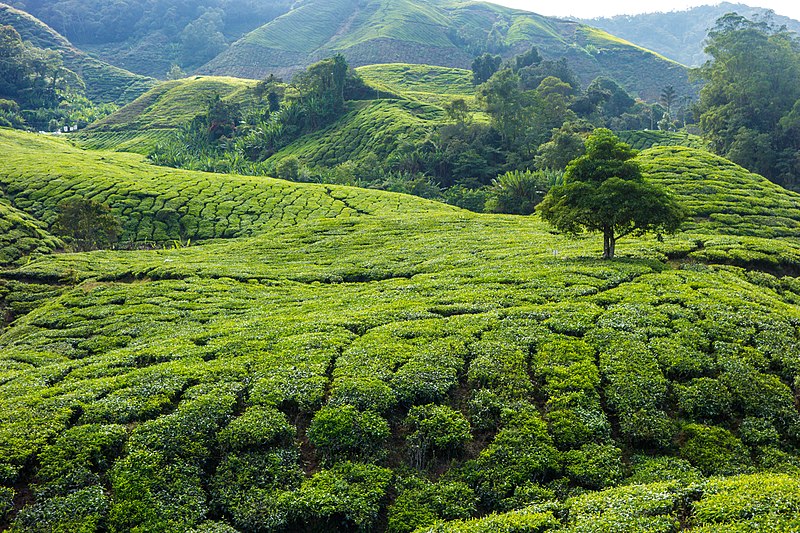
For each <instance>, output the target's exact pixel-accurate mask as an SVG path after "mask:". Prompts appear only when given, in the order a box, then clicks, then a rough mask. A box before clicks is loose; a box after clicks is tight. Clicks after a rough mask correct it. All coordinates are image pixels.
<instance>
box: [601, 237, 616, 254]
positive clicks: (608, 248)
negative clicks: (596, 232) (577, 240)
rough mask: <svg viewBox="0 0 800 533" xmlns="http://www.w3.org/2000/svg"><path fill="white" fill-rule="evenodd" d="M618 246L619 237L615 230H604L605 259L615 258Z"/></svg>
mask: <svg viewBox="0 0 800 533" xmlns="http://www.w3.org/2000/svg"><path fill="white" fill-rule="evenodd" d="M616 247H617V238H616V237H615V236H614V230H605V231H603V259H614V251H615V248H616Z"/></svg>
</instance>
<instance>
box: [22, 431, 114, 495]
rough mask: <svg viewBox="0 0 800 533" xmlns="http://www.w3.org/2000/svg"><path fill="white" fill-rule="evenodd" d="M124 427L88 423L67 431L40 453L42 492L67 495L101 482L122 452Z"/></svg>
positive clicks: (39, 474)
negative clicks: (103, 475)
mask: <svg viewBox="0 0 800 533" xmlns="http://www.w3.org/2000/svg"><path fill="white" fill-rule="evenodd" d="M127 438H128V433H127V431H126V430H125V427H123V426H118V425H105V426H103V425H96V424H88V425H84V426H76V427H73V428H70V429H68V430H67V431H65V432H64V433H63V434H62V435H61V436H60V437H59V438H58V439H57V440H56V442H55V443H54V444H52V445H50V446H48V447H46V448H45V449H44V450H42V453H41V454H40V455H39V463H40V465H41V466H40V468H39V471H38V476H39V478H40V479H41V481H42V485H40V486H39V487H37V493H38V494H40V495H62V496H63V495H66V494H67V493H69V492H72V491H74V490H77V489H80V488H83V487H86V486H89V485H94V484H98V483H99V482H100V479H101V478H100V476H101V474H103V473H104V472H105V471H106V470H108V468H110V467H111V464H112V462H113V461H114V459H116V458H117V457H118V456H119V454H120V453H121V452H122V446H123V445H124V444H125V441H126V440H127Z"/></svg>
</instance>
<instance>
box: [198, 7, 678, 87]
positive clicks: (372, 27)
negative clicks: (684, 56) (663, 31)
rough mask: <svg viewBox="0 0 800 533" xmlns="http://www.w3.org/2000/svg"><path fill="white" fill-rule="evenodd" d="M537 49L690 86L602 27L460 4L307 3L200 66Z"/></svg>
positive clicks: (449, 60)
mask: <svg viewBox="0 0 800 533" xmlns="http://www.w3.org/2000/svg"><path fill="white" fill-rule="evenodd" d="M531 45H535V46H536V47H538V48H539V50H540V52H541V53H542V55H543V56H544V57H545V58H548V59H558V58H561V57H565V58H566V59H567V60H568V61H569V63H570V65H571V67H572V68H573V69H574V70H575V72H576V73H577V74H578V76H579V77H580V79H581V81H582V82H583V83H584V84H586V83H588V82H590V81H591V80H592V79H594V78H595V77H597V76H599V75H605V76H609V77H612V78H615V79H617V81H619V82H620V83H621V84H623V85H624V86H625V87H626V89H628V90H629V91H631V92H633V93H636V94H637V95H638V96H640V97H643V98H650V99H653V98H657V96H658V94H660V90H661V89H662V88H663V87H664V86H665V85H674V86H675V87H676V88H678V89H679V92H682V93H686V92H689V83H688V80H687V76H686V72H685V70H684V69H683V68H682V67H681V66H679V65H677V64H675V63H673V62H671V61H669V60H667V59H665V58H664V57H661V56H659V55H657V54H654V53H652V52H651V51H649V50H646V49H644V48H641V47H639V46H636V45H633V44H631V43H629V42H626V41H623V40H622V39H619V38H617V37H614V36H612V35H609V34H607V33H605V32H603V31H601V30H597V29H595V28H591V27H589V26H586V25H584V24H580V23H576V22H572V21H567V20H558V19H552V18H548V17H543V16H541V15H537V14H534V13H529V12H525V11H519V10H513V9H508V8H505V7H501V6H497V5H493V4H487V3H473V2H470V3H464V2H458V1H454V0H436V1H433V2H422V1H421V0H393V1H391V2H389V1H387V0H304V1H302V2H298V3H297V4H295V6H294V8H293V9H292V10H290V11H289V12H288V13H286V14H284V15H282V16H280V17H278V18H276V19H274V20H272V21H271V22H269V23H268V24H265V25H264V26H261V27H260V28H258V29H256V30H254V31H252V32H250V33H248V34H247V35H245V36H244V37H243V38H242V39H240V40H238V41H237V42H235V43H233V44H232V45H231V46H230V47H229V48H228V49H227V50H225V51H224V52H222V53H221V54H220V55H218V56H217V57H215V58H214V59H213V60H211V61H210V62H208V63H207V64H206V65H205V66H203V67H202V68H201V69H200V72H202V73H206V74H215V75H229V76H239V77H245V78H262V77H265V76H266V75H267V74H269V73H275V74H277V75H282V76H289V75H291V74H292V73H294V72H296V71H298V70H300V69H302V68H304V67H306V66H307V65H309V64H311V63H312V62H314V61H316V60H319V59H321V58H324V57H327V56H330V55H332V54H335V53H342V54H344V55H345V56H346V57H347V59H348V61H349V62H350V64H352V65H354V66H360V65H370V64H375V63H392V62H403V63H425V64H432V65H439V66H447V67H456V68H469V66H470V63H471V61H472V58H473V57H474V56H475V55H478V54H480V53H482V52H485V51H489V52H496V53H501V54H502V55H504V56H506V57H509V56H511V55H513V54H515V53H519V52H521V51H524V50H525V49H527V48H529V47H530V46H531ZM643 73H647V75H643Z"/></svg>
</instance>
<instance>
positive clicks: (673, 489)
mask: <svg viewBox="0 0 800 533" xmlns="http://www.w3.org/2000/svg"><path fill="white" fill-rule="evenodd" d="M682 496H683V495H682V494H681V490H680V486H679V485H678V484H677V483H674V482H661V483H653V484H650V485H631V486H627V487H616V488H612V489H606V490H604V491H601V492H590V493H587V494H584V495H581V496H577V497H575V498H572V499H569V500H567V506H568V507H569V521H568V524H569V528H568V529H567V531H571V532H572V531H574V532H576V533H577V532H594V531H596V532H598V533H599V532H601V531H630V532H634V531H649V532H653V533H670V532H672V531H676V530H677V529H678V527H679V522H678V516H677V513H676V512H675V511H676V505H677V504H678V502H679V501H680V500H681V498H682Z"/></svg>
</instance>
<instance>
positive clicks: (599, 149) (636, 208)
mask: <svg viewBox="0 0 800 533" xmlns="http://www.w3.org/2000/svg"><path fill="white" fill-rule="evenodd" d="M635 155H636V151H635V150H633V149H632V148H631V147H630V146H628V145H627V144H625V143H623V142H621V141H620V140H619V138H618V137H617V136H616V135H614V134H613V133H612V132H611V131H610V130H608V129H605V128H601V129H598V130H595V132H594V133H592V134H591V135H590V136H589V138H588V139H587V141H586V153H585V154H584V155H582V156H580V157H578V158H577V159H575V160H573V161H572V162H570V164H569V165H567V170H566V172H565V173H564V185H562V186H558V187H554V188H552V189H551V190H550V192H549V193H548V194H547V196H545V198H544V200H543V201H542V203H541V204H539V207H538V211H539V213H540V214H541V215H542V218H544V220H546V221H547V222H549V223H550V224H551V225H553V226H554V227H555V228H556V229H557V230H559V231H563V232H565V233H572V234H577V233H580V232H582V231H592V232H600V233H602V234H603V258H604V259H613V258H614V254H615V248H616V243H617V240H619V239H620V238H622V237H625V236H626V235H632V234H643V233H646V232H648V231H664V232H674V231H676V230H677V229H678V227H679V226H680V224H681V222H682V220H683V218H684V216H685V213H684V210H683V208H682V207H681V206H680V205H679V204H678V203H677V202H676V201H675V200H674V199H673V198H672V197H671V196H670V195H669V194H667V192H666V191H664V190H663V189H661V188H660V187H658V186H656V185H654V184H651V183H648V182H646V181H645V180H644V178H643V176H642V171H641V169H640V168H639V165H638V164H637V163H636V162H635V161H633V158H634V157H635Z"/></svg>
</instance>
